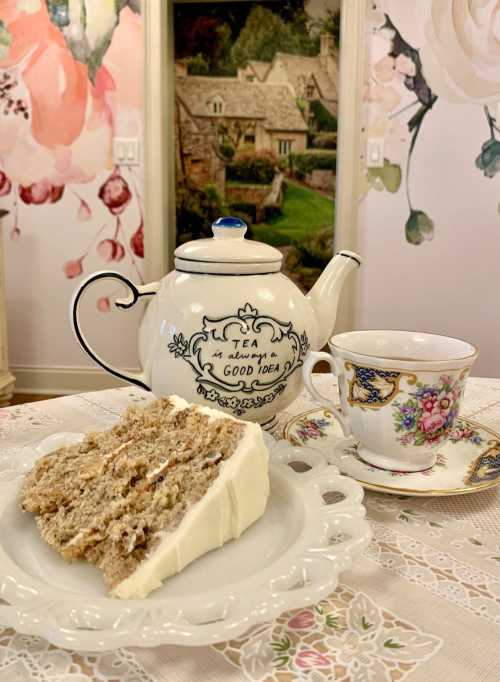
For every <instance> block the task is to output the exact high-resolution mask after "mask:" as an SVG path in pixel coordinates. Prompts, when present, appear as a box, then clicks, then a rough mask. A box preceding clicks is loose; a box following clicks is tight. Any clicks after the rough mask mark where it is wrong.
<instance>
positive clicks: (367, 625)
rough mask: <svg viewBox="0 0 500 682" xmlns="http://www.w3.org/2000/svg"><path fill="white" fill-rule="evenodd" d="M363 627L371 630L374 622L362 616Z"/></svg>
mask: <svg viewBox="0 0 500 682" xmlns="http://www.w3.org/2000/svg"><path fill="white" fill-rule="evenodd" d="M361 627H362V628H363V630H369V629H370V628H371V627H373V623H370V621H368V620H366V618H365V617H364V616H361Z"/></svg>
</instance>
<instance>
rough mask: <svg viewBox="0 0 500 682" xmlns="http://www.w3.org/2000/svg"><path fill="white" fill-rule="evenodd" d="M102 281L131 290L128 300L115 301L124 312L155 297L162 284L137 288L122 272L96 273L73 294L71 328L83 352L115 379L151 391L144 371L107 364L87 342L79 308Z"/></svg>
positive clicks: (156, 283)
mask: <svg viewBox="0 0 500 682" xmlns="http://www.w3.org/2000/svg"><path fill="white" fill-rule="evenodd" d="M100 279H114V280H118V281H120V282H122V284H125V286H126V287H127V288H128V289H129V291H130V293H129V295H128V296H127V297H126V298H118V299H117V300H116V301H115V305H116V307H117V308H122V309H123V310H126V309H128V308H131V307H132V306H133V305H134V304H135V303H137V301H138V300H139V298H141V297H142V296H153V295H154V294H156V292H157V291H158V289H159V287H160V283H159V282H151V283H150V284H143V285H140V286H137V285H135V284H134V283H133V282H131V281H130V280H129V279H128V278H127V277H125V275H122V274H121V272H114V271H113V270H109V271H101V272H95V273H94V274H92V275H89V276H88V277H87V278H86V279H84V280H83V281H82V282H81V284H80V286H79V287H78V288H77V289H76V290H75V293H74V294H73V298H72V300H71V304H70V318H71V326H72V327H73V331H74V333H75V336H76V338H77V339H78V341H79V342H80V345H81V346H82V348H83V350H84V351H85V352H86V353H87V355H88V356H89V357H90V358H92V360H93V361H94V362H96V363H97V364H98V365H100V366H101V367H102V368H103V369H105V370H106V371H107V372H109V373H110V374H113V375H114V376H115V377H118V378H119V379H124V380H125V381H128V382H130V383H131V384H135V385H136V386H139V387H140V388H144V389H145V390H146V391H150V390H151V386H150V385H149V383H148V381H149V379H148V377H147V376H146V373H145V372H144V370H143V371H141V372H127V371H126V370H122V369H120V368H118V367H115V366H114V365H111V364H110V363H108V362H106V361H105V360H103V358H101V357H100V356H99V355H98V354H97V353H96V352H95V351H94V350H93V349H92V347H91V346H90V344H89V342H88V341H87V339H86V338H85V336H84V334H83V332H82V329H81V325H80V318H79V313H78V306H79V303H80V300H81V298H82V296H83V293H84V292H85V290H86V289H87V288H88V287H89V286H91V285H92V284H94V282H97V281H99V280H100Z"/></svg>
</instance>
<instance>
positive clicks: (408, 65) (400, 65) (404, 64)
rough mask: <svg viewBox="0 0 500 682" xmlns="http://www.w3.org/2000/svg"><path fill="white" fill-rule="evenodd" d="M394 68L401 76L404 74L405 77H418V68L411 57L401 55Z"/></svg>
mask: <svg viewBox="0 0 500 682" xmlns="http://www.w3.org/2000/svg"><path fill="white" fill-rule="evenodd" d="M394 66H395V68H396V71H397V72H398V73H400V74H403V75H404V76H410V77H413V76H416V74H417V67H416V66H415V62H413V61H412V60H411V59H410V58H409V57H407V56H406V55H404V54H399V55H398V56H397V57H396V59H395V62H394Z"/></svg>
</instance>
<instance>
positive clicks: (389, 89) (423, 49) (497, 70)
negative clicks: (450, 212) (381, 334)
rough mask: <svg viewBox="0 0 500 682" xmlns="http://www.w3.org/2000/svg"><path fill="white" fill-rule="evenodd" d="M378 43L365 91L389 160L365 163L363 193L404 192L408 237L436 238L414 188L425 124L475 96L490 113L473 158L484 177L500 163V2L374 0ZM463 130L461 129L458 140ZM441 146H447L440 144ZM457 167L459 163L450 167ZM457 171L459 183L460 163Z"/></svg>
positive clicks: (368, 132) (370, 130)
mask: <svg viewBox="0 0 500 682" xmlns="http://www.w3.org/2000/svg"><path fill="white" fill-rule="evenodd" d="M368 16H369V26H370V30H371V33H372V38H371V40H372V43H373V47H374V49H373V51H372V56H371V60H370V64H369V73H368V76H367V82H366V87H365V92H364V101H365V102H366V104H367V121H366V125H365V127H364V130H363V132H364V135H365V136H367V137H383V138H384V139H385V160H384V166H383V168H370V169H365V170H364V173H363V177H364V187H363V194H364V195H366V193H368V192H369V191H373V190H375V191H383V192H389V193H393V194H395V193H398V192H405V194H406V200H407V204H408V218H407V221H406V224H405V225H404V226H402V227H403V228H404V235H405V239H406V241H407V242H409V243H410V244H414V245H416V246H418V245H420V244H423V243H424V242H426V241H430V240H432V239H433V237H434V235H435V233H436V231H437V230H439V224H435V222H434V219H433V216H432V213H431V211H430V210H429V208H428V207H427V206H421V205H419V204H418V203H417V202H416V201H415V199H414V197H413V193H412V189H413V168H412V159H413V156H414V153H415V150H416V148H417V146H418V144H419V141H420V138H421V130H422V128H423V127H424V126H425V124H426V122H427V120H428V119H429V118H430V117H432V116H433V115H434V112H435V111H436V109H438V108H440V107H443V106H450V105H455V106H460V105H461V104H473V105H475V106H477V107H480V108H481V109H482V111H483V114H484V125H483V127H481V128H478V129H477V131H474V133H475V134H476V135H477V154H476V155H475V157H473V158H472V157H471V159H470V164H471V166H472V165H474V166H475V169H476V171H477V172H478V173H482V174H483V175H484V178H485V182H492V181H496V182H498V177H496V176H497V173H499V171H500V141H499V139H498V136H499V134H500V120H497V115H498V112H499V111H500V108H498V103H499V102H500V5H499V3H498V2H497V0H469V2H463V0H413V1H412V2H411V3H407V2H404V3H403V2H401V0H370V1H369V2H368ZM459 138H460V131H457V144H458V143H459ZM436 153H437V154H444V153H446V152H445V150H444V149H443V148H441V149H440V148H439V145H437V147H436ZM451 172H453V171H451ZM455 172H456V173H457V184H459V182H460V180H461V178H460V175H459V173H460V169H455Z"/></svg>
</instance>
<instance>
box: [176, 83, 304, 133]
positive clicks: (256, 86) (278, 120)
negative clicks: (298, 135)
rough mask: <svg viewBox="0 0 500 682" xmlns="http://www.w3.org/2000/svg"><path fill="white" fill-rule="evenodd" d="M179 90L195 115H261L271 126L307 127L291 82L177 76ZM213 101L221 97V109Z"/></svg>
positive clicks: (277, 127)
mask: <svg viewBox="0 0 500 682" xmlns="http://www.w3.org/2000/svg"><path fill="white" fill-rule="evenodd" d="M176 94H177V96H178V97H179V98H180V99H181V101H182V102H183V104H184V106H185V107H186V109H187V110H188V111H189V113H190V114H191V115H192V116H198V117H210V118H213V117H214V116H225V117H228V118H242V119H243V118H249V119H260V120H262V121H263V123H264V125H265V127H266V128H267V129H269V130H290V131H292V130H293V131H307V125H306V123H305V121H304V118H303V116H302V114H301V112H300V109H299V108H298V106H297V103H296V101H295V96H294V93H293V90H292V88H291V87H290V86H289V85H288V84H281V83H257V82H252V83H250V82H248V81H240V80H238V79H237V78H221V77H214V78H212V77H210V76H186V77H178V78H177V79H176ZM214 101H218V102H220V101H222V103H223V109H222V111H220V112H217V113H215V112H214V110H213V108H212V107H211V104H212V103H213V102H214Z"/></svg>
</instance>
